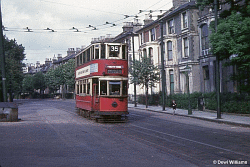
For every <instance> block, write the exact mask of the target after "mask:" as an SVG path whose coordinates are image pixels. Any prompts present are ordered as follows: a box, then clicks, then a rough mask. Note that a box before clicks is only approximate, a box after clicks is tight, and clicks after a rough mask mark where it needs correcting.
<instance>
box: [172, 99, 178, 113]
mask: <svg viewBox="0 0 250 167" xmlns="http://www.w3.org/2000/svg"><path fill="white" fill-rule="evenodd" d="M176 106H177V103H176V102H175V100H173V101H172V107H173V110H174V112H173V115H174V114H175V110H176Z"/></svg>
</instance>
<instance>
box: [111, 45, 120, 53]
mask: <svg viewBox="0 0 250 167" xmlns="http://www.w3.org/2000/svg"><path fill="white" fill-rule="evenodd" d="M110 51H111V52H119V46H110Z"/></svg>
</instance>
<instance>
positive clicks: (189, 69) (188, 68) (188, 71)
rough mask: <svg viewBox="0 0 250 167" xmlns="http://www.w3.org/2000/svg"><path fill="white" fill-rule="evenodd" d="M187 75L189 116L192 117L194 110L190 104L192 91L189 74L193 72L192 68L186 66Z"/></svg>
mask: <svg viewBox="0 0 250 167" xmlns="http://www.w3.org/2000/svg"><path fill="white" fill-rule="evenodd" d="M184 71H185V74H186V81H187V93H188V115H192V108H191V103H190V91H189V75H188V74H189V73H190V72H191V67H189V66H188V64H187V65H186V67H185V68H184Z"/></svg>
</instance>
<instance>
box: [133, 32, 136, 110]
mask: <svg viewBox="0 0 250 167" xmlns="http://www.w3.org/2000/svg"><path fill="white" fill-rule="evenodd" d="M132 47H133V63H134V64H135V40H134V32H132ZM134 103H135V107H137V102H136V83H134Z"/></svg>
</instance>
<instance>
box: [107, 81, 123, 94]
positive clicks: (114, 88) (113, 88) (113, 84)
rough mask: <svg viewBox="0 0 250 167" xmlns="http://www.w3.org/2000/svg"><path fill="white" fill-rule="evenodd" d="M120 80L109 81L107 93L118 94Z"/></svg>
mask: <svg viewBox="0 0 250 167" xmlns="http://www.w3.org/2000/svg"><path fill="white" fill-rule="evenodd" d="M120 90H121V82H120V81H109V94H110V95H120Z"/></svg>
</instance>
